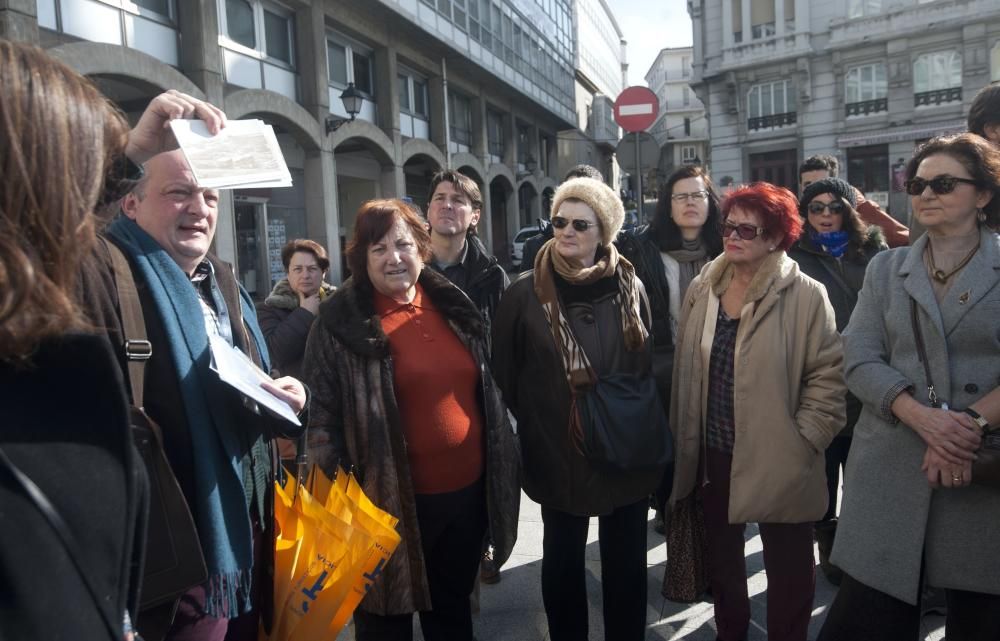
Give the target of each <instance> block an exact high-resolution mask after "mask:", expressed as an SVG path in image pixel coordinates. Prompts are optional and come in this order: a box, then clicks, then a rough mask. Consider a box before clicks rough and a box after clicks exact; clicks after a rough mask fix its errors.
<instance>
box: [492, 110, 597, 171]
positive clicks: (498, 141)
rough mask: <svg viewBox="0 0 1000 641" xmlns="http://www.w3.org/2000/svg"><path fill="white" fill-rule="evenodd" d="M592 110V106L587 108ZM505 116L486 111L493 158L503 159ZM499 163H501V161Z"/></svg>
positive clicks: (496, 112) (497, 112)
mask: <svg viewBox="0 0 1000 641" xmlns="http://www.w3.org/2000/svg"><path fill="white" fill-rule="evenodd" d="M587 108H588V109H590V106H589V105H588V107H587ZM504 139H505V136H504V116H503V114H501V113H500V112H499V111H494V110H493V109H487V110H486V144H487V146H488V147H489V152H490V155H491V156H495V157H497V158H503V154H504V150H505V147H506V145H505V144H504ZM497 162H500V161H499V160H498V161H497Z"/></svg>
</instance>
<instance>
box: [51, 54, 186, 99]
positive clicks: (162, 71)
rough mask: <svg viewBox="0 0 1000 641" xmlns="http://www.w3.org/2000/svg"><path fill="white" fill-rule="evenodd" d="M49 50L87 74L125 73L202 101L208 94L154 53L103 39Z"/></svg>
mask: <svg viewBox="0 0 1000 641" xmlns="http://www.w3.org/2000/svg"><path fill="white" fill-rule="evenodd" d="M46 53H48V54H49V55H51V56H53V57H55V58H57V59H59V60H60V61H62V62H64V63H66V64H67V65H68V66H69V67H70V68H72V69H74V70H75V71H77V72H79V73H80V74H82V75H85V76H97V75H112V76H122V77H125V78H128V79H129V80H134V81H137V82H138V83H141V84H144V85H146V86H154V87H156V88H157V89H159V90H160V91H166V90H167V89H177V90H178V91H183V92H184V93H186V94H190V95H192V96H194V97H195V98H199V99H201V100H204V99H205V93H204V92H203V91H202V90H201V89H200V88H199V87H198V85H196V84H194V83H193V82H191V80H190V79H188V77H187V76H185V75H184V74H182V73H181V72H180V71H177V70H176V69H174V68H173V67H171V66H170V65H168V64H166V63H165V62H162V61H160V60H157V59H156V58H154V57H153V56H151V55H149V54H146V53H143V52H141V51H137V50H135V49H129V48H128V47H122V46H119V45H111V44H105V43H101V42H70V43H67V44H64V45H59V46H58V47H53V48H51V49H47V50H46Z"/></svg>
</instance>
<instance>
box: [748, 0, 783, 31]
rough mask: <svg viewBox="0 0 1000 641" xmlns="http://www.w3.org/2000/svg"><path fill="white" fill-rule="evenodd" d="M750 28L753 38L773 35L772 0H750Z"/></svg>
mask: <svg viewBox="0 0 1000 641" xmlns="http://www.w3.org/2000/svg"><path fill="white" fill-rule="evenodd" d="M779 2H780V0H779ZM750 29H751V32H752V34H753V39H754V40H757V39H760V38H769V37H771V36H773V35H774V33H775V31H774V0H751V4H750Z"/></svg>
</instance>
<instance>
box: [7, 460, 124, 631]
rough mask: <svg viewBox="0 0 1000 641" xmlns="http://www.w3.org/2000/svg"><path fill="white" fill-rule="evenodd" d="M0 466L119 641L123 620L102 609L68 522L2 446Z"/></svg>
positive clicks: (122, 629) (101, 601)
mask: <svg viewBox="0 0 1000 641" xmlns="http://www.w3.org/2000/svg"><path fill="white" fill-rule="evenodd" d="M0 468H3V469H5V470H6V471H7V472H8V473H9V474H10V476H11V478H12V479H13V480H14V482H15V483H16V484H17V486H18V487H19V488H20V489H21V491H22V492H23V493H24V495H25V497H27V499H28V500H29V501H30V502H31V503H32V505H34V506H35V508H37V509H38V511H39V512H41V514H42V516H43V517H45V520H46V521H47V522H48V524H49V525H50V526H51V527H52V529H53V530H54V531H55V533H56V536H57V537H58V538H59V542H60V543H62V546H63V548H64V549H65V550H66V554H67V555H68V556H69V558H70V560H71V561H72V562H73V567H74V568H76V573H77V574H78V575H80V581H81V582H82V583H83V586H84V588H86V590H87V594H89V595H90V598H91V600H92V601H93V602H94V607H95V608H96V609H97V612H98V613H99V614H100V616H101V622H102V623H104V627H106V628H107V629H108V635H109V636H110V638H111V639H112V640H113V641H121V639H122V637H123V635H124V622H118V623H115V622H114V620H113V619H112V618H111V615H109V614H108V612H107V610H105V609H104V604H105V601H104V599H102V598H101V597H100V594H99V593H98V591H97V588H95V587H94V584H93V583H92V582H91V580H90V577H91V573H90V572H88V571H87V568H84V567H83V560H82V559H83V555H82V554H81V553H80V547H79V546H78V545H77V542H76V538H75V537H74V536H73V533H72V532H71V531H70V529H69V526H68V525H66V521H64V520H63V518H62V515H60V514H59V512H58V510H56V508H55V506H54V505H52V502H51V501H50V500H49V497H48V496H46V495H45V492H43V491H42V488H40V487H38V485H37V484H36V483H35V482H34V481H32V480H31V478H30V477H29V476H28V475H27V474H25V473H24V472H22V471H21V469H20V468H19V467H17V466H16V465H15V464H14V462H13V461H11V460H10V458H9V457H8V456H7V453H6V452H4V451H3V449H2V448H0Z"/></svg>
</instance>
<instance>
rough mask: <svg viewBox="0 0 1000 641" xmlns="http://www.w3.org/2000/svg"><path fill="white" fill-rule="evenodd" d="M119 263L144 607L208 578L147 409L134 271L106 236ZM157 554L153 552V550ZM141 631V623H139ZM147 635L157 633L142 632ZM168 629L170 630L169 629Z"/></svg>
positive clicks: (144, 344) (145, 352)
mask: <svg viewBox="0 0 1000 641" xmlns="http://www.w3.org/2000/svg"><path fill="white" fill-rule="evenodd" d="M102 241H103V243H104V245H105V247H106V248H107V250H108V253H109V254H110V256H111V262H112V265H113V266H114V274H115V287H116V289H117V290H118V305H119V313H120V315H121V321H122V333H123V336H124V338H125V340H124V352H125V359H126V361H127V362H128V385H129V388H130V392H131V394H130V398H131V400H132V405H131V406H130V408H129V410H130V412H129V415H130V423H131V427H132V438H133V441H134V442H135V446H136V449H137V450H138V452H139V455H140V457H141V459H142V462H143V465H144V467H145V468H146V475H147V476H148V478H149V524H148V526H147V529H146V551H147V554H146V558H145V561H146V562H145V565H144V568H143V578H142V591H141V593H140V601H139V602H140V611H142V610H149V609H151V608H154V607H156V606H160V605H164V604H169V603H172V602H173V601H176V600H177V599H178V598H179V597H180V596H181V595H182V594H184V593H185V592H187V591H188V590H190V589H191V588H193V587H194V586H196V585H199V584H201V583H204V582H205V581H206V580H207V579H208V569H207V568H206V566H205V557H204V554H203V553H202V550H201V542H200V541H199V540H198V531H197V529H196V527H195V523H194V518H193V517H192V516H191V510H190V508H189V507H188V504H187V500H186V499H185V498H184V492H183V491H182V490H181V486H180V483H178V482H177V477H176V476H174V472H173V470H172V469H171V467H170V462H169V461H168V460H167V456H166V453H165V452H164V449H163V436H162V434H161V432H160V426H159V425H157V424H156V422H155V421H153V419H151V418H150V417H149V416H148V415H147V414H146V412H145V411H144V410H143V409H142V407H143V381H144V374H143V369H144V366H145V361H147V360H149V357H150V356H151V355H152V346H151V345H150V343H149V341H148V340H147V338H146V324H145V319H144V317H143V313H142V305H141V303H140V302H139V293H138V291H137V290H136V288H135V280H134V279H133V277H132V270H131V268H130V267H129V265H128V261H126V259H125V256H124V255H123V254H122V252H121V250H120V249H118V247H116V246H115V245H113V244H112V243H110V242H108V241H106V240H103V239H102ZM149 552H152V554H149ZM138 627H140V629H141V628H142V626H141V625H140V626H138ZM141 631H142V632H143V635H144V636H145V637H146V638H147V639H152V638H155V637H156V636H158V635H157V634H154V633H152V631H151V630H142V629H141ZM164 632H165V630H164Z"/></svg>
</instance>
